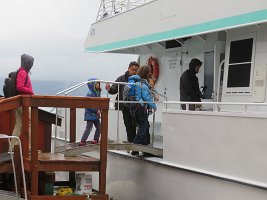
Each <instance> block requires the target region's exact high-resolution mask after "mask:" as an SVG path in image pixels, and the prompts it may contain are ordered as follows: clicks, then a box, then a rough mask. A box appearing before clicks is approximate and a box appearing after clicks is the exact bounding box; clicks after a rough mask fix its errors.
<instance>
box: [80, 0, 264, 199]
mask: <svg viewBox="0 0 267 200" xmlns="http://www.w3.org/2000/svg"><path fill="white" fill-rule="evenodd" d="M266 44H267V2H266V1H260V0H255V1H246V2H244V1H242V0H233V1H223V0H215V1H214V0H205V1H204V0H200V1H190V0H189V1H183V0H151V1H145V0H144V1H138V0H129V1H124V0H116V1H112V0H110V1H109V0H107V1H105V0H102V1H101V3H100V9H99V12H98V14H97V18H96V21H95V22H94V23H93V24H92V25H91V28H90V30H89V33H88V35H87V38H86V41H85V51H87V52H89V53H90V52H94V53H99V52H101V53H118V54H135V55H137V56H139V59H138V61H139V63H140V65H145V64H147V62H148V60H149V58H150V57H152V58H154V59H156V60H157V62H158V65H159V73H158V78H157V82H156V89H157V91H158V92H159V93H160V94H162V95H163V96H164V97H166V98H161V100H160V102H158V103H157V106H158V110H157V112H156V114H155V120H153V119H150V122H151V123H153V127H154V132H155V133H154V138H153V139H154V140H155V141H157V142H155V144H153V148H155V149H156V148H161V149H162V152H163V155H162V158H161V157H143V156H132V155H130V154H129V153H128V152H127V151H122V150H110V151H108V163H107V186H106V187H107V193H108V194H109V195H110V197H111V198H113V199H128V200H135V199H146V200H148V199H153V200H161V199H169V200H172V199H173V200H174V199H188V200H199V199H203V200H204V199H205V200H206V199H216V200H225V199H242V200H250V199H253V200H263V199H266V197H267V173H266V168H267V160H266V158H265V157H266V155H265V153H266V151H267V145H266V143H267V137H266V130H265V126H266V119H267V112H266V111H267V103H266V101H267V99H266V76H267V74H266V67H267V56H266V55H267V47H266ZM192 58H198V59H199V60H201V61H202V62H203V65H202V67H201V70H200V72H199V73H198V75H197V76H198V79H199V84H200V86H201V87H202V90H203V95H204V96H205V99H203V100H202V102H201V103H200V102H180V101H179V99H180V94H179V78H180V76H181V74H182V73H183V72H184V71H185V70H187V69H188V64H189V62H190V60H191V59H192ZM122 73H123V72H121V74H122ZM181 103H184V104H186V105H187V107H188V105H189V104H201V109H199V110H196V111H191V110H189V109H188V108H187V109H186V110H181ZM118 116H119V117H118ZM117 119H119V120H118V121H119V122H118V121H117ZM118 133H119V134H118ZM125 135H126V134H125V129H124V127H123V122H122V119H121V113H119V114H118V111H116V110H114V108H112V106H111V107H110V110H109V131H108V137H109V138H110V139H112V140H119V141H123V140H124V139H125Z"/></svg>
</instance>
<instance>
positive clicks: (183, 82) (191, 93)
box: [180, 69, 202, 102]
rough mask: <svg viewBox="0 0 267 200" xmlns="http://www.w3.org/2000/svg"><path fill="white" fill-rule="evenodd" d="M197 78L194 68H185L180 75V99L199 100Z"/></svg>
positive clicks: (200, 95) (199, 93)
mask: <svg viewBox="0 0 267 200" xmlns="http://www.w3.org/2000/svg"><path fill="white" fill-rule="evenodd" d="M201 97H202V94H201V92H200V90H199V83H198V78H197V76H196V73H195V71H194V69H188V70H186V71H185V72H184V73H183V74H182V76H181V77H180V101H191V102H200V101H201V99H200V98H201Z"/></svg>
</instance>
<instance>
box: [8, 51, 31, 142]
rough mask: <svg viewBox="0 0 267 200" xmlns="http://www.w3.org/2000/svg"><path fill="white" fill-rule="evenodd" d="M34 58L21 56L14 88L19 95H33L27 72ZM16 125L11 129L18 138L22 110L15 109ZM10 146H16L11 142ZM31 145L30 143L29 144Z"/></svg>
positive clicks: (25, 55) (20, 128)
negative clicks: (15, 87)
mask: <svg viewBox="0 0 267 200" xmlns="http://www.w3.org/2000/svg"><path fill="white" fill-rule="evenodd" d="M33 62H34V58H33V57H32V56H30V55H28V54H23V55H22V56H21V67H20V68H19V70H18V73H17V80H16V86H17V90H18V92H19V94H29V95H33V94H34V93H33V89H32V84H31V79H30V76H29V72H30V70H31V68H32V66H33ZM15 116H16V123H15V126H14V129H13V133H12V135H13V136H18V137H19V136H20V134H21V130H22V108H21V107H20V108H17V109H16V114H15ZM30 130H31V128H29V137H30ZM12 144H13V145H16V144H17V143H16V141H15V140H12ZM29 144H31V143H29Z"/></svg>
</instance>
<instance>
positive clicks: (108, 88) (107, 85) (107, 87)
mask: <svg viewBox="0 0 267 200" xmlns="http://www.w3.org/2000/svg"><path fill="white" fill-rule="evenodd" d="M105 89H106V90H107V91H109V90H110V84H109V83H107V84H106V86H105Z"/></svg>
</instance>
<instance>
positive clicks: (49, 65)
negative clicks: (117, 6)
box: [0, 0, 136, 81]
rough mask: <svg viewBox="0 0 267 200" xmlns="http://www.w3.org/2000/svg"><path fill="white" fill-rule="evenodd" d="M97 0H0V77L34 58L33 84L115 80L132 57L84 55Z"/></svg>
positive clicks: (98, 0) (133, 57)
mask: <svg viewBox="0 0 267 200" xmlns="http://www.w3.org/2000/svg"><path fill="white" fill-rule="evenodd" d="M99 5H100V0H0V68H1V74H0V77H6V76H7V74H8V73H9V72H10V71H14V70H16V69H17V68H19V67H20V56H21V54H23V53H28V54H30V55H32V56H33V57H34V58H35V62H34V67H33V68H32V76H31V79H32V80H68V81H80V80H81V81H84V80H87V79H88V78H89V77H98V78H99V79H105V80H114V79H115V78H116V77H117V76H118V75H121V74H122V73H124V71H125V70H126V69H127V65H128V63H129V62H130V61H131V60H133V59H136V56H133V55H127V56H125V55H115V54H91V53H86V52H84V41H85V39H86V35H87V33H88V31H89V28H90V25H91V24H92V23H93V22H94V21H95V19H96V14H97V11H98V8H99Z"/></svg>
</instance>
